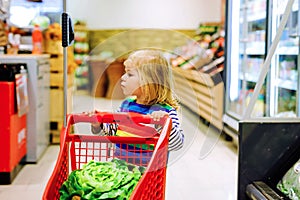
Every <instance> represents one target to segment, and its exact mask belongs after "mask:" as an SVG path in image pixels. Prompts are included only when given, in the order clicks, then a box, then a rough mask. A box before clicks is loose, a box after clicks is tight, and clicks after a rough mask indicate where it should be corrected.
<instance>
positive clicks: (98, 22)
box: [66, 0, 221, 29]
mask: <svg viewBox="0 0 300 200" xmlns="http://www.w3.org/2000/svg"><path fill="white" fill-rule="evenodd" d="M66 1H67V4H66V5H67V8H66V10H67V12H68V13H69V14H70V15H71V16H72V18H73V19H81V20H85V21H86V22H87V25H88V28H90V29H122V28H163V29H195V28H197V27H198V25H199V23H201V22H220V20H221V0H66Z"/></svg>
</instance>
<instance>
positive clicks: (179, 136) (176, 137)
mask: <svg viewBox="0 0 300 200" xmlns="http://www.w3.org/2000/svg"><path fill="white" fill-rule="evenodd" d="M169 117H170V118H171V119H172V129H171V133H170V137H169V151H177V150H179V149H181V148H182V147H183V142H184V134H183V130H182V129H181V127H180V122H179V119H178V115H177V112H176V110H175V109H171V110H170V111H169Z"/></svg>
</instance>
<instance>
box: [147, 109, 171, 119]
mask: <svg viewBox="0 0 300 200" xmlns="http://www.w3.org/2000/svg"><path fill="white" fill-rule="evenodd" d="M150 115H151V117H152V118H153V120H154V121H159V120H160V118H162V117H164V116H166V115H169V114H168V113H167V112H165V111H162V110H159V111H153V112H152V113H151V114H150Z"/></svg>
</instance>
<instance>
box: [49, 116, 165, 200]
mask: <svg viewBox="0 0 300 200" xmlns="http://www.w3.org/2000/svg"><path fill="white" fill-rule="evenodd" d="M94 122H100V123H117V124H118V126H119V129H120V127H122V128H123V130H124V131H130V132H131V133H134V134H135V135H138V136H135V137H131V136H128V137H127V136H126V137H123V136H122V137H120V136H99V135H91V134H77V133H70V132H71V130H72V125H74V124H76V123H94ZM155 124H157V125H160V126H161V127H162V130H161V132H160V133H159V134H158V133H157V132H156V131H155V129H154V128H153V126H154V125H155ZM151 126H152V127H151ZM170 131H171V119H170V118H168V117H164V118H162V119H161V120H160V121H154V120H152V119H151V117H150V116H147V115H140V114H135V113H107V112H103V113H101V112H100V113H96V114H93V115H88V114H70V115H68V116H67V123H66V127H64V128H63V129H62V131H61V134H60V139H61V143H60V152H59V155H58V159H57V162H56V164H55V167H54V171H53V173H52V175H51V177H50V179H49V181H48V183H47V185H46V188H45V191H44V194H43V199H44V200H55V199H59V197H60V193H59V189H60V187H61V185H62V184H63V182H64V181H65V180H66V179H67V178H68V176H69V174H70V172H72V171H73V170H76V169H81V168H82V166H83V165H84V164H85V163H87V162H89V161H90V160H95V161H110V160H112V159H113V158H119V159H123V160H126V161H127V162H130V163H132V164H136V165H142V166H145V167H146V170H145V172H144V174H143V175H142V177H141V179H140V180H139V182H138V184H137V185H136V187H135V189H134V190H133V192H132V194H131V196H130V199H131V200H133V199H135V200H153V199H156V200H160V199H161V200H162V199H165V186H166V166H167V157H168V140H169V134H170ZM129 146H130V147H131V148H130V149H129V148H128V147H129ZM132 146H134V147H142V148H132ZM127 148H128V149H127ZM120 149H121V150H122V154H117V153H116V152H117V151H120ZM124 152H125V154H124Z"/></svg>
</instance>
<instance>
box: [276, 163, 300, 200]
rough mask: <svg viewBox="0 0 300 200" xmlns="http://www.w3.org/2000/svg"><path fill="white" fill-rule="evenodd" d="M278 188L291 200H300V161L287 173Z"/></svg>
mask: <svg viewBox="0 0 300 200" xmlns="http://www.w3.org/2000/svg"><path fill="white" fill-rule="evenodd" d="M277 188H278V189H279V190H280V191H281V192H282V193H283V194H285V195H286V196H288V197H289V198H290V199H293V200H300V160H298V162H296V163H295V164H294V165H293V166H292V167H291V169H289V170H288V171H287V172H286V174H285V175H284V176H283V177H282V179H281V180H280V181H279V183H278V184H277Z"/></svg>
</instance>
